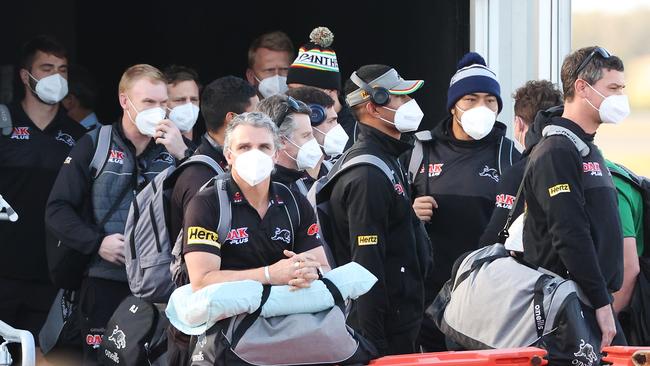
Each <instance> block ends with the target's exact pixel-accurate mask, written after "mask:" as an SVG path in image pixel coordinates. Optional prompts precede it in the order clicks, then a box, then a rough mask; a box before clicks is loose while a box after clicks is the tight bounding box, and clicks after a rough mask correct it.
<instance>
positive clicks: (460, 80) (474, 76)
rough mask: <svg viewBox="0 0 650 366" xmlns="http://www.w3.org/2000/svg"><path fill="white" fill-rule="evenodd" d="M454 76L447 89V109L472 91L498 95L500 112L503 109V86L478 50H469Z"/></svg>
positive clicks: (459, 62) (459, 63)
mask: <svg viewBox="0 0 650 366" xmlns="http://www.w3.org/2000/svg"><path fill="white" fill-rule="evenodd" d="M456 68H457V70H458V71H456V73H455V74H454V76H452V78H451V81H450V82H449V90H448V91H447V110H448V111H449V110H451V109H452V108H453V107H454V105H455V104H456V102H457V101H458V100H459V99H460V98H462V97H463V96H465V95H467V94H471V93H489V94H492V95H494V96H495V97H497V102H498V103H499V112H501V109H503V101H501V86H500V85H499V82H498V81H497V76H496V74H495V73H494V71H492V70H490V69H488V67H487V66H486V64H485V60H484V59H483V57H482V56H481V55H479V54H478V53H476V52H468V53H466V54H465V56H463V58H462V59H460V61H458V65H457V66H456Z"/></svg>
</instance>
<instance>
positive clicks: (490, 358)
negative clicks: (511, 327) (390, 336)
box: [370, 347, 548, 366]
mask: <svg viewBox="0 0 650 366" xmlns="http://www.w3.org/2000/svg"><path fill="white" fill-rule="evenodd" d="M544 357H546V351H545V350H543V349H539V348H534V347H527V348H508V349H494V350H484V351H460V352H434V353H414V354H410V355H398V356H386V357H382V358H379V359H376V360H374V361H372V362H370V365H374V366H388V365H399V366H416V365H417V366H426V365H436V366H438V365H471V366H490V365H499V366H542V365H546V364H547V363H548V361H547V360H545V359H544Z"/></svg>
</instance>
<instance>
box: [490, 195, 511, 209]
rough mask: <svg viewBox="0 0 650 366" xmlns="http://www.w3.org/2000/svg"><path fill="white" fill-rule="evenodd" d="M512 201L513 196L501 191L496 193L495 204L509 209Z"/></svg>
mask: <svg viewBox="0 0 650 366" xmlns="http://www.w3.org/2000/svg"><path fill="white" fill-rule="evenodd" d="M514 203H515V196H511V195H509V194H504V193H501V194H498V195H497V198H496V203H495V206H496V207H499V208H505V209H508V210H510V209H511V208H512V205H513V204H514Z"/></svg>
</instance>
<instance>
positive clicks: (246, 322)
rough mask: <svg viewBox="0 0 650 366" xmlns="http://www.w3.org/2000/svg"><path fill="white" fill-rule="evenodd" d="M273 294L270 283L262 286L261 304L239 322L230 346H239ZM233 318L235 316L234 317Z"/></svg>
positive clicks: (232, 347)
mask: <svg viewBox="0 0 650 366" xmlns="http://www.w3.org/2000/svg"><path fill="white" fill-rule="evenodd" d="M270 294H271V286H270V285H264V286H262V301H260V306H259V307H258V308H257V310H255V311H254V312H252V313H250V314H248V315H246V316H245V317H244V319H243V320H242V321H241V323H239V326H238V327H237V329H235V331H234V332H233V334H232V340H231V341H230V348H231V349H234V348H236V347H237V343H239V341H240V340H241V338H242V337H243V336H244V333H246V331H247V330H248V328H250V327H251V326H252V325H253V323H255V321H256V320H257V318H259V317H260V314H262V306H264V304H266V301H267V300H268V299H269V295H270ZM232 319H233V320H234V319H235V318H232Z"/></svg>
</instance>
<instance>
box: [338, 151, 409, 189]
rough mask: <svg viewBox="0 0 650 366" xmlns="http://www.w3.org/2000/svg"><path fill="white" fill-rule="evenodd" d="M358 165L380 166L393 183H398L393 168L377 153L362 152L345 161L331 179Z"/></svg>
mask: <svg viewBox="0 0 650 366" xmlns="http://www.w3.org/2000/svg"><path fill="white" fill-rule="evenodd" d="M357 165H372V166H374V167H376V168H378V169H379V170H381V171H382V172H383V173H384V175H385V176H386V177H387V178H388V180H390V182H391V183H392V184H393V185H395V184H397V179H396V178H395V174H393V170H392V169H391V168H390V167H389V166H388V164H386V163H385V162H384V161H383V160H381V159H380V158H378V157H376V156H375V155H370V154H362V155H359V156H355V157H353V158H352V159H350V160H348V161H346V162H345V163H343V164H342V165H341V167H340V168H339V170H338V171H336V172H335V173H334V175H333V176H332V177H331V178H330V181H333V180H334V178H335V177H337V176H338V175H340V174H342V173H343V172H345V171H347V170H348V169H350V168H352V167H354V166H357Z"/></svg>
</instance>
